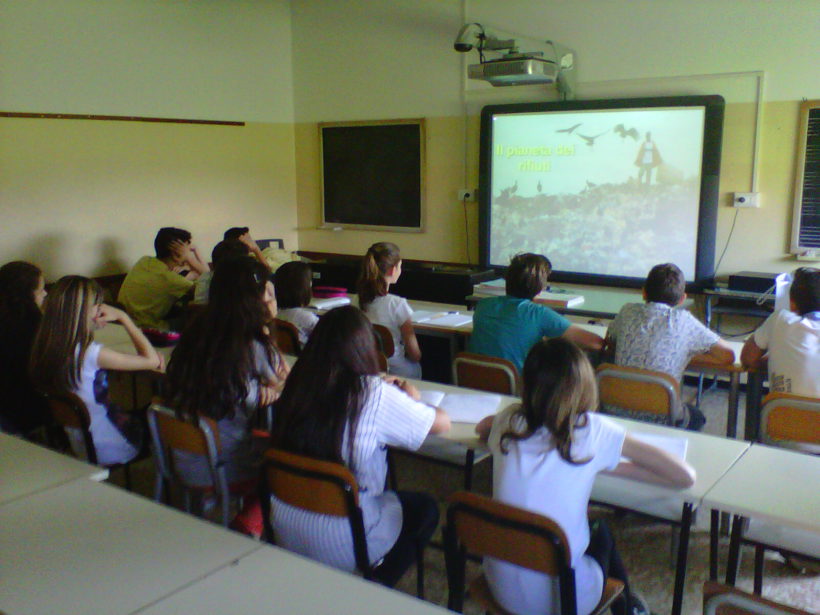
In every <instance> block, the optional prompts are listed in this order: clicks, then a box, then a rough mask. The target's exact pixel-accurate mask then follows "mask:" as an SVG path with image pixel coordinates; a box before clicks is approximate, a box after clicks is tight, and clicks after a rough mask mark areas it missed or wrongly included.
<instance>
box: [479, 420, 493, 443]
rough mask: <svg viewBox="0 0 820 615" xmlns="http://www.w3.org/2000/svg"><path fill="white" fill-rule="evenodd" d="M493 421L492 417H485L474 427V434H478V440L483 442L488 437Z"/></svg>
mask: <svg viewBox="0 0 820 615" xmlns="http://www.w3.org/2000/svg"><path fill="white" fill-rule="evenodd" d="M493 419H495V417H494V416H485V417H484V418H483V419H481V420H480V421H479V422H478V424H477V425H476V426H475V432H476V434H478V437H479V439H481V440H482V441H484V442H486V441H487V438H489V437H490V430H491V429H492V428H493Z"/></svg>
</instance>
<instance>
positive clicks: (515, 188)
mask: <svg viewBox="0 0 820 615" xmlns="http://www.w3.org/2000/svg"><path fill="white" fill-rule="evenodd" d="M517 191H518V180H517V179H516V180H515V183H514V184H513V185H512V186H511V187H510V194H515V193H516V192H517Z"/></svg>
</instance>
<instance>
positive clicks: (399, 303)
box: [365, 295, 421, 378]
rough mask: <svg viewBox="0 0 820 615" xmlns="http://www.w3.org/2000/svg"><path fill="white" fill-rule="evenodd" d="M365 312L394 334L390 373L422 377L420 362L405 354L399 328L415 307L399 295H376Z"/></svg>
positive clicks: (411, 314) (372, 320) (376, 322)
mask: <svg viewBox="0 0 820 615" xmlns="http://www.w3.org/2000/svg"><path fill="white" fill-rule="evenodd" d="M365 314H367V317H368V318H369V319H370V320H371V322H373V323H375V324H378V325H383V326H385V327H387V329H388V330H389V331H390V335H392V336H393V347H394V351H393V356H392V357H388V358H387V359H388V365H389V367H390V373H391V374H398V375H399V376H405V377H408V378H421V369H420V367H419V364H418V363H416V362H414V361H411V360H410V359H408V358H407V357H405V356H404V340H403V339H402V336H401V331H400V330H399V327H401V326H402V325H403V324H404V323H406V322H407V321H408V320H410V318H411V317H412V316H413V308H411V307H410V305H409V304H408V303H407V299H405V298H404V297H399V296H397V295H383V296H381V297H376V298H375V299H374V300H373V301H372V302H371V303H370V304H368V306H367V309H366V310H365Z"/></svg>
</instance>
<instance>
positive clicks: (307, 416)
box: [271, 306, 450, 585]
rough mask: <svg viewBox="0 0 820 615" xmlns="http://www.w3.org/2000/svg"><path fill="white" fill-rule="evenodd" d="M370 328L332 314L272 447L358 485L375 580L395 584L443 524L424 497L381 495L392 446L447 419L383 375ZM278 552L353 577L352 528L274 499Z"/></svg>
mask: <svg viewBox="0 0 820 615" xmlns="http://www.w3.org/2000/svg"><path fill="white" fill-rule="evenodd" d="M377 356H378V355H377V351H376V344H375V339H374V335H373V327H372V326H371V324H370V322H369V321H368V319H367V318H366V317H365V316H364V314H363V313H362V312H361V311H360V310H359V309H357V308H355V307H352V306H346V307H341V308H336V309H334V310H331V311H329V312H328V313H327V314H325V315H324V316H323V317H322V318H321V319H320V320H319V323H318V324H317V325H316V328H315V329H314V330H313V334H312V335H311V337H310V340H309V341H308V343H307V346H305V348H304V350H303V351H302V354H301V355H300V356H299V360H298V361H297V362H296V364H295V365H294V367H293V371H292V372H291V374H290V376H289V378H288V380H287V382H286V383H285V389H284V391H283V392H282V397H281V398H280V399H279V403H278V404H277V407H276V414H275V417H274V426H273V432H272V434H271V436H272V437H271V443H272V445H273V446H274V447H276V448H280V449H283V450H286V451H290V452H293V453H298V454H301V455H307V456H309V457H314V458H317V459H324V460H330V461H336V462H340V463H344V464H345V465H347V466H348V467H349V468H350V470H351V471H352V472H353V474H354V476H355V477H356V480H357V482H358V485H359V503H360V506H361V508H362V512H363V516H364V526H365V533H366V536H367V548H368V553H369V556H370V560H371V563H376V562H378V561H379V560H382V559H383V561H382V563H381V564H380V565H379V566H378V568H377V569H376V572H375V578H376V579H377V580H379V581H380V582H382V583H384V584H386V585H393V584H395V582H396V581H398V579H399V578H400V577H401V575H402V573H403V572H404V571H405V570H406V569H407V567H408V566H409V565H410V564H411V563H412V562H413V560H414V558H415V545H416V544H417V543H418V542H419V541H422V542H424V541H426V540H429V537H430V536H431V535H432V533H433V531H434V530H435V527H436V525H437V523H438V508H437V506H436V503H435V500H433V498H431V497H430V496H428V495H426V494H420V493H408V492H399V493H394V492H392V491H384V481H385V476H386V473H387V460H386V447H387V446H399V447H402V448H405V449H408V450H415V449H417V448H418V447H419V446H421V444H422V442H424V439H425V438H426V437H427V434H429V433H441V432H443V431H446V430H447V429H449V426H450V419H449V417H448V416H447V414H446V413H445V412H444V411H443V410H441V409H438V408H433V407H431V406H428V405H426V404H424V403H421V402H420V401H419V393H418V391H417V390H416V389H415V387H413V386H412V385H410V384H409V383H406V382H403V381H400V380H397V379H396V378H394V377H387V378H385V379H383V378H381V377H380V376H379V364H378V358H377ZM272 509H273V512H272V516H273V519H272V520H273V526H274V531H275V533H276V540H277V544H279V545H281V546H283V547H285V548H288V549H291V550H293V551H297V552H299V553H302V554H303V555H307V556H309V557H312V558H313V559H317V560H319V561H321V562H324V563H326V564H328V565H331V566H335V567H337V568H341V569H344V570H353V569H354V567H355V562H354V558H353V543H352V538H351V535H350V528H349V526H348V525H347V520H345V519H339V518H336V517H326V516H324V515H316V514H313V513H308V512H305V511H302V510H300V509H297V508H293V507H291V506H289V505H287V504H285V503H283V502H278V501H276V500H275V499H274V505H273V507H272Z"/></svg>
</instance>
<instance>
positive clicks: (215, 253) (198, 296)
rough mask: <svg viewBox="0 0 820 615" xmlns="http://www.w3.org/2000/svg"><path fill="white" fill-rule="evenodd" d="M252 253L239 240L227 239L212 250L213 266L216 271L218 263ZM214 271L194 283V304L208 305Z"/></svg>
mask: <svg viewBox="0 0 820 615" xmlns="http://www.w3.org/2000/svg"><path fill="white" fill-rule="evenodd" d="M250 255H251V251H250V249H249V248H248V245H247V244H245V243H242V242H241V241H239V240H238V239H225V240H223V241H220V242H219V243H218V244H216V245H215V246H214V249H213V250H211V266H212V267H213V268H214V269H216V266H217V264H218V263H220V262H221V261H223V260H227V259H229V258H241V257H243V256H250ZM213 275H214V273H213V271H210V270H209V271H206V272H205V273H203V274H202V275H201V276H199V277H198V278H197V279H196V281H195V282H194V303H196V304H198V305H204V304H206V303H208V291H209V289H210V288H211V278H213Z"/></svg>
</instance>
